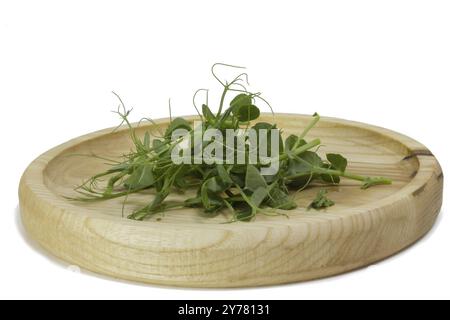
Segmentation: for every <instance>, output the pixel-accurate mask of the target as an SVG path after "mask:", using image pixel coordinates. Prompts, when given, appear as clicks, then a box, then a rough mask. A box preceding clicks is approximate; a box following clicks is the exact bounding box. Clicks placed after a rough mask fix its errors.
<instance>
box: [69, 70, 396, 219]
mask: <svg viewBox="0 0 450 320" xmlns="http://www.w3.org/2000/svg"><path fill="white" fill-rule="evenodd" d="M219 66H227V67H230V68H239V69H240V67H236V66H230V65H224V64H215V65H213V67H212V70H211V71H212V74H213V76H214V77H215V78H216V79H217V81H218V82H219V83H220V84H221V85H222V87H223V92H222V95H221V98H220V101H219V104H218V111H217V112H216V113H214V112H213V111H212V110H211V107H210V105H209V103H208V97H207V98H206V101H205V103H204V104H203V105H202V107H201V112H200V109H199V108H197V106H196V104H195V98H196V95H197V93H198V92H200V91H202V90H203V89H201V90H199V91H197V92H196V93H195V95H194V107H195V109H196V110H197V112H198V114H199V118H200V119H201V128H202V129H201V130H202V131H201V132H200V133H201V134H202V133H204V132H205V131H206V130H208V129H215V130H217V131H218V132H220V133H222V134H223V135H226V130H227V129H233V130H235V131H237V130H243V129H249V128H251V129H253V130H255V131H256V132H258V133H261V132H263V133H265V134H268V135H270V134H271V132H273V131H271V130H278V133H279V129H277V126H276V124H269V123H265V122H257V120H258V118H259V116H260V109H259V108H258V107H257V106H256V104H257V103H258V102H262V103H265V104H266V105H267V106H268V107H269V108H270V109H272V108H271V107H270V104H269V103H268V102H267V101H266V100H265V99H264V98H263V97H261V94H260V93H253V92H250V91H248V90H247V87H246V85H247V84H248V81H247V78H248V76H247V74H246V73H241V74H239V75H237V76H236V77H235V78H234V79H233V80H232V81H231V82H225V81H222V80H221V79H220V78H219V77H218V76H217V74H216V72H215V69H216V68H217V67H219ZM231 93H234V94H235V96H234V97H233V99H232V100H231V102H230V103H229V106H227V107H225V99H226V97H227V95H228V94H231ZM118 98H119V97H118ZM119 100H120V98H119ZM117 114H118V115H119V116H120V117H121V119H122V123H121V124H126V125H127V126H128V129H129V134H130V138H131V140H132V142H133V144H134V149H133V150H132V151H131V152H130V153H129V154H127V155H124V158H123V161H121V162H117V163H114V164H112V165H110V167H109V168H108V169H107V170H106V171H104V172H101V173H98V174H97V175H95V176H93V177H91V178H90V179H89V180H88V181H86V182H85V183H83V184H82V185H80V186H79V187H77V188H76V190H77V191H78V193H79V194H80V197H78V198H77V200H81V201H99V200H108V199H112V198H117V197H124V199H125V200H124V204H125V203H126V199H127V196H128V195H130V194H132V193H137V192H141V191H143V190H146V189H154V190H155V191H156V196H154V197H152V199H149V203H148V204H147V205H146V206H144V207H142V208H140V209H138V210H136V211H134V212H132V213H131V214H130V215H129V216H128V218H129V219H134V220H144V219H146V218H148V217H151V216H154V215H155V214H158V213H163V212H165V211H167V210H171V209H175V208H183V207H190V208H200V209H202V210H203V212H204V213H205V214H206V215H207V216H208V215H209V216H214V215H216V214H219V213H221V212H223V211H226V210H227V211H229V212H231V214H232V219H231V221H250V220H252V219H253V218H254V217H255V216H256V215H257V214H265V215H277V214H280V212H281V211H282V210H292V209H294V208H296V207H297V205H296V203H295V202H294V201H293V200H292V198H291V196H290V193H291V191H295V190H297V191H299V190H304V189H305V188H307V187H308V186H310V185H311V184H312V183H317V182H318V183H322V184H330V185H336V184H339V182H340V180H341V178H347V179H353V180H358V181H361V182H362V188H363V189H366V188H368V187H371V186H374V185H380V184H390V183H391V180H390V179H387V178H383V177H365V176H360V175H355V174H352V173H350V172H348V170H347V159H345V158H344V157H343V156H342V155H340V154H334V153H329V154H327V155H326V159H322V158H321V157H320V156H319V154H318V153H317V150H318V147H319V146H320V144H321V142H320V140H319V139H313V140H311V141H307V140H306V136H307V134H308V132H309V131H310V130H311V129H312V128H313V127H314V126H315V125H316V124H317V122H318V121H319V120H320V116H319V115H318V114H315V115H313V117H312V119H311V122H310V123H309V124H308V125H307V126H306V127H305V128H304V130H303V132H302V133H301V134H300V135H290V136H288V137H287V138H286V139H283V140H281V139H282V138H281V135H280V140H281V143H280V144H279V148H278V151H279V152H278V155H276V156H270V157H268V159H269V163H267V161H266V162H265V163H263V162H262V161H259V160H258V161H257V163H251V162H250V161H247V160H248V159H249V158H250V152H251V151H255V150H250V149H249V148H246V149H245V150H244V151H242V150H240V149H238V148H237V146H235V147H234V148H231V149H230V148H229V147H228V145H224V146H223V148H224V150H225V151H226V152H228V153H229V154H230V153H231V155H232V157H233V158H238V157H239V156H241V157H243V158H244V159H246V162H245V163H243V164H242V163H241V164H235V163H229V162H227V161H224V162H223V163H213V164H208V163H205V161H195V160H198V159H197V158H196V157H197V152H198V150H199V149H200V151H204V150H205V149H206V148H208V147H210V145H211V143H213V142H207V143H204V142H203V141H202V142H201V143H200V144H195V143H192V141H195V139H194V136H195V135H196V134H198V132H196V131H198V128H197V127H193V124H192V122H190V121H187V120H186V119H183V118H175V119H172V120H171V122H170V124H169V126H168V127H167V129H166V130H165V132H162V133H161V136H160V137H158V138H155V139H151V138H150V134H149V133H148V132H147V133H146V134H145V135H144V137H143V138H140V137H138V136H137V134H136V131H135V128H134V127H133V126H132V125H131V124H130V122H129V120H128V116H129V114H130V111H128V110H127V109H126V107H125V105H124V103H123V102H122V100H120V106H119V109H118V110H117ZM180 129H182V130H184V131H185V132H186V133H187V134H186V135H185V136H184V137H179V138H177V139H173V134H174V133H175V132H177V130H180ZM262 130H264V131H262ZM186 138H190V139H188V141H189V144H188V146H187V147H186V146H184V147H183V148H184V149H186V148H187V151H188V154H189V156H190V157H191V158H192V160H193V161H191V162H189V163H179V164H175V163H174V162H173V160H172V155H173V153H174V152H177V150H178V149H177V148H180V147H181V145H182V144H183V143H185V141H186ZM238 138H241V139H243V140H244V143H247V142H248V137H247V136H245V135H242V136H240V137H238ZM267 141H271V139H270V137H269V138H268V139H267ZM256 148H259V144H257V147H256ZM185 151H186V150H185ZM257 151H258V150H257ZM242 153H243V154H242ZM266 160H267V159H266ZM271 164H276V165H277V167H278V168H279V170H278V171H277V173H274V174H272V175H262V174H261V172H262V170H263V169H264V168H266V167H267V166H268V165H271ZM104 179H106V186H105V187H99V182H100V181H102V180H104ZM181 189H183V190H185V189H195V190H196V195H195V196H194V197H191V198H187V199H185V200H184V201H168V200H167V197H168V196H169V195H170V194H171V193H173V192H176V191H177V190H181ZM325 194H326V191H321V192H320V193H319V195H318V197H317V198H316V199H315V200H314V201H313V203H312V204H311V207H313V208H321V207H328V206H331V205H332V204H333V202H332V201H331V200H329V199H327V198H326V197H325Z"/></svg>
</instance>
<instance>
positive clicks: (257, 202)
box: [250, 187, 269, 207]
mask: <svg viewBox="0 0 450 320" xmlns="http://www.w3.org/2000/svg"><path fill="white" fill-rule="evenodd" d="M268 195H269V193H268V192H267V187H259V188H258V189H256V190H255V192H253V194H252V196H251V197H250V201H251V202H252V204H253V205H254V206H256V207H259V206H261V204H262V203H263V202H264V200H266V198H267V196H268Z"/></svg>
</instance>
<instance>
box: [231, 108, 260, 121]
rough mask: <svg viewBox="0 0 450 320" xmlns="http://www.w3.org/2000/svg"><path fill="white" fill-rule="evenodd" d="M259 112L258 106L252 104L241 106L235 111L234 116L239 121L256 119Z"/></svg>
mask: <svg viewBox="0 0 450 320" xmlns="http://www.w3.org/2000/svg"><path fill="white" fill-rule="evenodd" d="M260 114H261V112H260V111H259V108H258V107H257V106H255V105H253V104H249V105H245V106H241V107H239V108H238V109H237V111H236V112H235V116H236V117H237V118H238V120H239V121H240V122H249V121H252V120H255V119H258V118H259V115H260Z"/></svg>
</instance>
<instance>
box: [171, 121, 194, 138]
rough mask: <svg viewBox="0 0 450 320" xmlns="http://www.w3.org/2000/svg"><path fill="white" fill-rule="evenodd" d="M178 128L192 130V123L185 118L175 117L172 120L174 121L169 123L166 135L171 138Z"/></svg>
mask: <svg viewBox="0 0 450 320" xmlns="http://www.w3.org/2000/svg"><path fill="white" fill-rule="evenodd" d="M177 129H185V130H187V131H191V130H192V128H191V124H190V123H189V122H188V121H187V120H186V119H183V118H175V119H173V120H172V122H171V123H170V124H169V127H168V128H167V130H166V133H165V137H166V138H171V137H172V133H173V132H174V131H175V130H177Z"/></svg>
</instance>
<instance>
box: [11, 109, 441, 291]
mask: <svg viewBox="0 0 450 320" xmlns="http://www.w3.org/2000/svg"><path fill="white" fill-rule="evenodd" d="M263 118H265V119H263V120H265V121H268V122H270V121H273V118H272V116H268V115H264V116H263ZM309 120H310V117H305V116H300V115H287V114H277V115H276V122H277V123H278V124H279V127H281V128H283V129H284V133H285V134H289V133H299V132H301V130H302V128H303V127H304V125H305V123H306V122H307V121H309ZM158 123H159V124H160V125H161V126H164V125H166V124H167V120H160V121H159V122H158ZM147 130H149V131H150V132H154V130H155V127H154V126H146V127H145V126H142V127H140V128H139V129H138V133H139V134H143V133H144V132H145V131H147ZM315 137H320V138H321V139H322V142H323V144H324V147H323V148H321V149H320V151H319V152H320V153H325V152H338V153H342V154H344V155H345V156H346V157H347V158H348V159H349V170H352V171H354V172H356V173H360V174H364V175H375V176H377V175H383V176H387V177H389V178H392V179H393V180H394V183H393V185H391V186H376V187H373V188H370V189H368V190H361V189H360V187H359V186H360V185H359V184H358V183H355V182H353V181H348V180H345V181H342V184H341V185H340V186H338V187H331V188H330V191H329V192H330V193H329V197H330V198H331V199H333V200H334V201H335V202H336V205H335V206H334V207H331V208H329V209H327V210H324V211H320V212H317V211H314V210H313V211H306V210H305V207H306V206H307V205H308V203H309V202H310V201H311V200H312V198H313V197H314V195H315V193H316V192H317V190H314V188H312V189H308V190H306V191H305V192H302V193H300V194H298V195H297V196H296V199H297V201H298V204H299V208H298V209H297V210H295V211H289V212H288V213H289V218H286V217H283V216H279V217H266V216H258V217H257V219H256V221H253V222H250V223H245V222H239V223H232V224H221V222H223V221H226V217H224V216H218V217H216V218H205V217H203V216H201V214H199V212H198V211H196V210H193V209H192V210H190V209H189V210H187V209H183V210H178V211H170V212H167V213H166V214H165V216H164V217H163V218H162V219H161V221H156V220H155V219H152V220H148V221H144V222H137V221H131V220H127V219H125V218H122V200H121V199H117V200H109V201H104V202H97V203H91V204H86V203H79V202H71V201H67V200H65V198H64V197H63V195H66V196H67V195H74V192H73V188H74V186H75V185H78V184H80V183H81V182H82V181H83V180H84V179H86V178H88V177H90V176H91V175H92V174H94V173H96V172H98V171H99V170H102V169H104V168H105V165H104V164H103V161H101V160H98V159H95V158H92V157H88V156H80V155H79V154H86V155H88V154H92V153H95V154H96V155H100V156H107V157H114V156H120V155H121V154H123V153H125V152H127V151H129V150H130V147H131V145H130V140H129V137H128V133H127V131H126V130H125V129H122V130H119V131H116V132H114V133H113V132H112V130H111V129H106V130H102V131H99V132H95V133H91V134H88V135H85V136H82V137H80V138H76V139H74V140H71V141H69V142H67V143H64V144H62V145H60V146H58V147H56V148H54V149H52V150H50V151H48V152H46V153H44V154H43V155H41V156H40V157H39V158H37V159H36V160H35V161H34V162H33V163H31V165H30V166H29V167H28V169H27V170H26V171H25V173H24V175H23V177H22V180H21V183H20V190H19V194H20V208H21V213H22V220H23V224H24V225H25V228H26V230H27V232H28V233H29V234H30V235H31V236H32V237H33V238H34V239H35V240H36V241H37V242H39V243H40V244H41V245H42V246H43V247H44V248H45V249H47V250H48V251H50V252H51V253H53V254H54V255H56V256H58V257H59V258H61V259H63V260H66V261H67V262H69V263H71V264H76V265H78V266H80V267H82V268H85V269H88V270H90V271H94V272H98V273H102V274H107V275H110V276H113V277H117V278H123V279H129V280H134V281H141V282H148V283H157V284H164V285H174V286H188V287H244V286H260V285H270V284H280V283H287V282H295V281H303V280H309V279H314V278H321V277H326V276H330V275H335V274H339V273H343V272H346V271H349V270H353V269H356V268H360V267H363V266H366V265H369V264H371V263H373V262H375V261H378V260H380V259H383V258H386V257H388V256H391V255H393V254H395V253H397V252H399V251H400V250H402V249H404V248H405V247H407V246H409V245H411V244H412V243H414V242H415V241H416V240H418V239H419V238H421V237H422V236H423V235H424V234H425V233H426V232H427V231H429V230H430V228H431V227H432V225H433V223H434V222H435V220H436V217H437V215H438V213H439V210H440V207H441V204H442V186H443V174H442V171H441V168H440V166H439V163H438V161H437V160H436V158H435V157H434V156H433V155H432V153H431V152H430V151H428V149H427V148H426V147H424V146H423V145H422V144H420V143H418V142H416V141H414V140H412V139H410V138H408V137H406V136H403V135H401V134H398V133H395V132H392V131H389V130H386V129H382V128H378V127H373V126H370V125H366V124H362V123H355V122H350V121H345V120H338V119H331V118H324V119H322V120H321V121H320V122H319V124H318V125H317V127H316V128H315V129H313V130H312V131H311V134H310V135H309V138H315ZM179 196H180V197H181V196H182V195H179ZM150 197H152V195H151V192H147V193H143V194H139V195H135V196H133V197H130V199H129V201H128V205H127V206H126V207H125V211H126V212H130V211H132V210H133V208H135V207H138V206H142V205H143V204H144V203H147V202H148V201H149V199H150Z"/></svg>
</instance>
